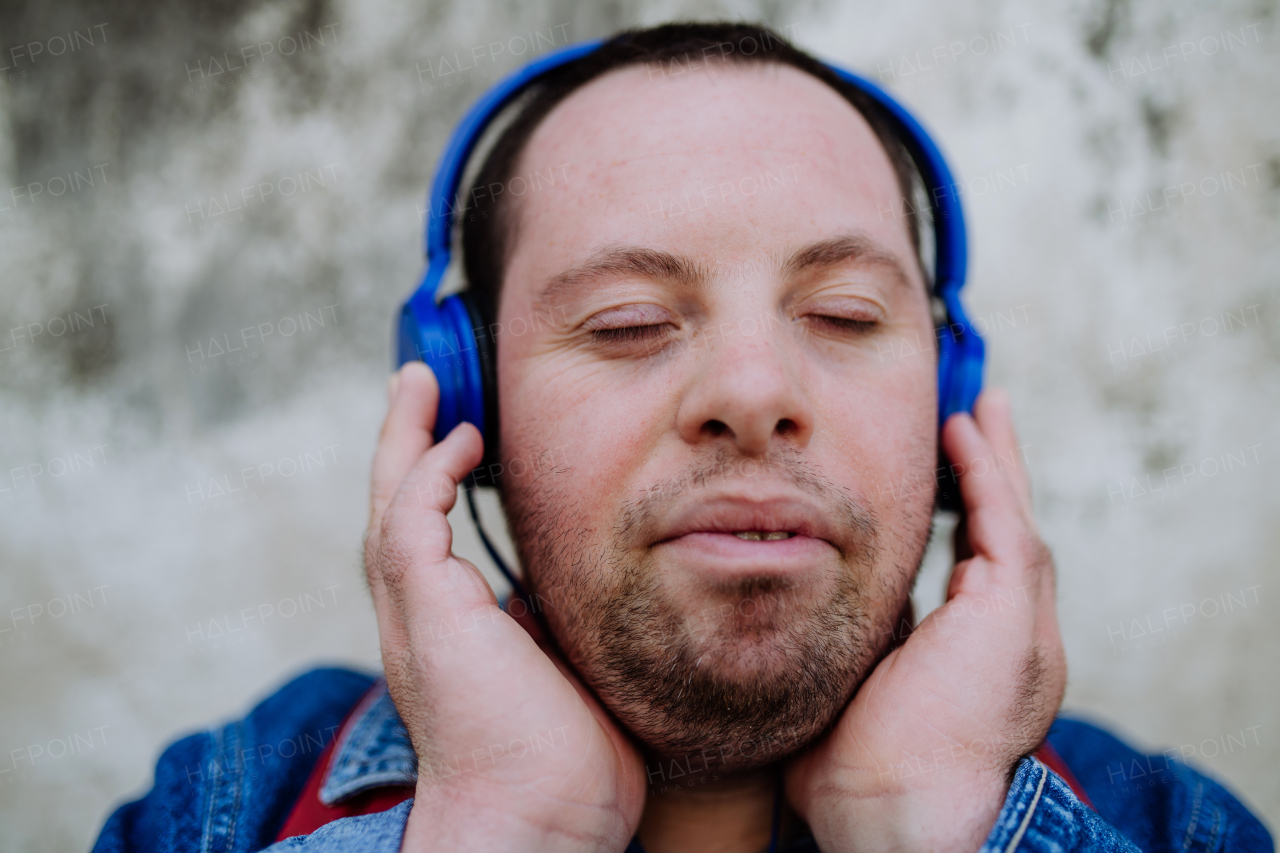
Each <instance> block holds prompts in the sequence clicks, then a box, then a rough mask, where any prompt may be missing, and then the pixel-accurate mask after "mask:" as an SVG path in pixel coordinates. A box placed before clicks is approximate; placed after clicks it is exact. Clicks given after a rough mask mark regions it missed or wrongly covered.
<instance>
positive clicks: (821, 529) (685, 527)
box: [656, 494, 838, 546]
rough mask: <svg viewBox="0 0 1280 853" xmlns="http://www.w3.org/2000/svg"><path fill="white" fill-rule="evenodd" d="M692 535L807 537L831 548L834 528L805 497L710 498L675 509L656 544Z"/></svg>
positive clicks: (770, 538)
mask: <svg viewBox="0 0 1280 853" xmlns="http://www.w3.org/2000/svg"><path fill="white" fill-rule="evenodd" d="M693 533H710V534H727V535H729V536H732V537H734V538H736V539H738V540H742V541H747V542H774V541H783V542H785V541H789V540H791V539H795V538H797V537H807V538H810V539H818V540H822V541H825V542H827V543H829V544H831V545H832V546H835V543H836V541H837V539H838V537H837V534H836V530H835V526H834V525H832V524H831V523H830V522H829V521H827V518H826V513H825V512H824V511H823V509H822V507H820V506H818V505H816V504H814V503H813V502H812V501H809V500H807V499H804V498H799V497H793V496H783V497H769V496H759V497H757V496H750V497H748V496H743V495H732V494H725V495H711V496H705V497H703V498H701V499H699V500H696V501H690V502H689V503H688V504H687V505H685V506H683V507H680V508H677V510H676V511H675V513H674V515H673V517H672V518H671V520H670V521H669V523H668V524H667V525H665V526H664V527H663V528H662V529H661V533H660V535H659V538H658V542H657V543H656V544H662V543H664V542H670V541H672V540H675V539H678V538H680V537H682V536H687V535H689V534H693Z"/></svg>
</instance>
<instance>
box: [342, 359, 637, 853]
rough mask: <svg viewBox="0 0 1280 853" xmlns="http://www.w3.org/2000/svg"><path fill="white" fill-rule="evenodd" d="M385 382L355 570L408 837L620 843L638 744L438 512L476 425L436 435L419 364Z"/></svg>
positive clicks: (488, 844)
mask: <svg viewBox="0 0 1280 853" xmlns="http://www.w3.org/2000/svg"><path fill="white" fill-rule="evenodd" d="M389 395H390V398H391V401H390V409H389V411H388V412H387V419H386V422H385V423H384V424H383V427H382V435H381V436H380V438H379V440H378V450H377V453H376V454H375V456H374V460H373V486H372V502H371V503H372V509H371V514H370V518H369V529H368V532H367V533H366V536H365V571H366V573H367V574H368V578H369V587H370V590H371V591H372V593H373V602H374V607H375V609H376V611H377V616H378V633H379V636H380V640H381V646H382V662H383V666H384V667H385V670H386V678H387V687H388V689H389V691H390V693H391V698H392V699H393V700H395V704H396V708H397V709H398V710H399V712H400V716H401V718H402V719H403V721H404V724H405V727H406V728H407V729H408V731H409V736H410V738H411V739H412V741H413V747H414V750H415V752H416V753H417V755H418V784H417V790H416V793H415V799H414V804H413V808H412V811H411V812H410V814H409V822H408V826H407V827H406V830H405V837H404V844H403V847H402V849H403V850H405V851H426V850H437V849H439V850H450V851H454V850H469V851H486V850H493V851H498V850H501V851H510V850H521V851H537V850H555V851H575V850H591V851H600V850H612V851H621V850H623V849H625V848H626V846H627V844H628V842H629V841H630V839H631V837H632V835H633V834H634V833H635V830H636V827H637V826H638V824H639V822H640V813H641V810H642V809H643V807H644V796H645V786H644V770H643V766H642V762H641V759H640V757H639V754H638V753H637V751H636V750H635V748H634V747H633V746H632V744H631V742H630V741H629V740H628V738H627V736H626V735H625V734H624V733H623V732H622V731H621V730H620V729H619V728H618V727H617V725H616V724H615V723H614V722H613V721H612V720H611V719H610V717H609V716H608V714H607V713H606V712H605V711H604V710H603V709H602V708H601V707H600V705H599V703H598V702H597V701H596V700H595V698H594V697H593V696H592V695H591V694H590V693H589V692H588V691H587V690H586V689H585V688H584V687H583V686H582V684H581V683H580V682H579V681H578V679H577V678H576V677H575V676H574V675H573V674H572V673H571V672H570V671H569V669H568V667H567V666H565V665H564V663H563V662H562V661H560V660H559V659H558V658H555V657H553V656H551V655H549V654H548V652H547V651H545V650H544V649H543V648H542V647H540V646H539V645H538V643H536V642H535V641H534V639H533V638H532V637H531V636H530V634H529V633H527V632H526V631H525V629H524V628H522V627H521V626H520V624H518V623H517V622H516V620H515V619H513V618H512V617H511V616H509V615H508V614H507V613H505V612H504V611H503V610H502V609H501V608H500V607H499V606H498V601H497V599H496V597H495V596H494V594H493V591H492V590H491V589H490V588H489V585H488V583H487V582H486V581H485V579H484V577H483V576H482V575H481V574H480V571H479V570H478V569H477V568H476V567H475V566H474V565H473V564H471V563H470V562H468V561H467V560H463V559H460V558H458V557H456V556H454V555H453V553H452V550H451V549H452V545H453V531H452V530H451V529H450V527H449V521H448V519H447V517H446V516H447V514H448V512H449V510H450V509H452V508H453V505H454V502H455V501H456V500H457V488H458V483H459V482H460V481H461V480H462V479H463V478H465V477H466V475H467V473H468V472H469V471H471V470H472V469H473V468H474V467H475V466H476V465H478V464H479V463H480V459H481V456H482V453H483V440H482V438H481V436H480V433H479V431H478V430H477V429H476V428H475V427H474V426H472V425H471V424H467V423H464V424H460V425H459V426H458V427H457V428H455V429H454V430H453V431H452V432H450V433H449V435H448V436H447V437H446V438H445V439H444V440H443V441H441V442H440V443H439V444H438V445H435V446H434V447H433V446H432V430H433V428H434V426H435V419H436V408H437V403H438V399H439V387H438V386H437V384H436V380H435V377H434V375H433V374H432V373H431V371H430V369H429V368H427V366H426V365H425V364H423V363H421V362H410V363H409V364H407V365H405V367H404V368H403V369H401V370H400V371H399V373H397V374H396V375H395V376H393V377H392V380H391V384H390V388H389ZM546 604H547V606H551V607H554V606H555V605H554V602H548V603H546Z"/></svg>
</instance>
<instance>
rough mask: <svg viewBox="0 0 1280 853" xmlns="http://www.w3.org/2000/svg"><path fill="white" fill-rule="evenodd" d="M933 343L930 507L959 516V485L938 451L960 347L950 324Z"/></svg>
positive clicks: (952, 396)
mask: <svg viewBox="0 0 1280 853" xmlns="http://www.w3.org/2000/svg"><path fill="white" fill-rule="evenodd" d="M934 340H935V341H937V344H938V467H937V469H936V470H935V471H934V480H935V481H936V483H937V491H936V492H935V493H934V507H935V509H940V510H949V511H951V512H959V511H960V509H961V508H962V506H963V501H961V499H960V483H959V481H957V480H956V477H955V473H954V471H953V470H952V468H951V461H950V460H949V459H947V454H946V452H945V451H944V450H943V449H942V425H943V424H944V423H946V420H947V417H948V416H949V415H951V414H952V410H951V401H952V400H953V399H954V393H953V389H954V387H955V377H956V362H957V361H958V360H959V359H960V358H961V352H960V346H959V344H958V342H957V341H956V340H955V339H954V338H953V337H952V335H951V327H950V323H948V324H947V325H946V326H939V327H938V328H937V329H935V330H934Z"/></svg>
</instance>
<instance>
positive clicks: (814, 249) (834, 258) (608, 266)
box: [534, 233, 910, 311]
mask: <svg viewBox="0 0 1280 853" xmlns="http://www.w3.org/2000/svg"><path fill="white" fill-rule="evenodd" d="M851 261H858V262H862V263H870V264H875V265H879V266H885V267H888V268H889V270H890V271H891V272H892V273H893V277H894V279H895V280H896V281H895V283H898V284H902V285H907V284H908V283H909V282H910V278H909V277H908V276H907V273H906V270H905V269H903V266H902V264H901V263H900V262H899V261H898V259H897V257H896V256H895V255H894V254H893V253H892V252H890V251H888V250H887V249H885V248H884V247H883V246H882V245H881V244H880V243H878V242H877V241H875V240H874V239H872V238H871V237H868V236H867V235H865V234H859V233H851V234H841V235H839V236H836V237H831V238H828V239H826V240H820V241H818V242H816V243H811V244H809V245H808V246H804V247H803V248H800V249H798V250H796V251H795V252H792V253H791V254H790V255H788V256H786V258H785V259H782V260H781V262H780V263H779V264H778V268H779V269H780V270H781V271H782V274H783V275H784V276H785V277H786V278H794V277H795V276H797V275H800V274H801V273H806V272H813V271H817V270H822V269H826V268H829V267H835V266H839V265H841V264H845V263H849V262H851ZM619 275H632V276H637V277H640V278H647V279H652V280H655V281H666V282H671V283H673V284H680V285H684V286H693V287H696V286H703V285H705V284H706V283H707V281H708V280H709V278H710V275H709V274H708V272H707V270H706V269H705V268H703V267H702V266H701V265H699V264H698V263H696V262H695V261H692V260H690V259H688V258H682V257H680V256H679V255H674V254H672V253H670V252H664V251H662V250H660V249H650V248H646V247H643V246H608V247H606V248H604V249H601V250H600V251H599V252H597V253H596V254H595V255H593V256H592V257H591V259H590V260H588V261H586V262H585V263H582V264H579V265H577V266H574V267H570V268H569V269H567V270H565V271H564V272H561V273H560V274H558V275H556V276H555V277H554V278H552V279H551V280H550V281H549V282H547V284H546V286H545V287H543V288H542V291H541V292H540V293H539V294H538V296H537V297H536V298H535V300H534V310H535V311H546V310H548V309H549V308H550V307H551V306H552V305H554V303H555V301H556V298H557V297H558V296H559V295H560V294H561V293H562V292H564V291H567V290H572V289H574V288H577V287H580V286H582V285H584V284H587V283H590V282H592V281H596V280H598V279H605V278H613V277H616V276H619Z"/></svg>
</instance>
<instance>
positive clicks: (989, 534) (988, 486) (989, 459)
mask: <svg viewBox="0 0 1280 853" xmlns="http://www.w3.org/2000/svg"><path fill="white" fill-rule="evenodd" d="M942 443H943V448H944V449H945V450H946V453H947V457H948V458H949V459H951V460H952V461H953V464H954V465H955V467H956V469H957V470H958V473H959V481H960V496H961V498H962V499H963V501H964V510H965V512H964V523H965V525H966V528H965V539H966V541H967V542H968V545H969V547H970V548H971V549H972V550H973V552H974V553H975V554H978V555H982V556H987V557H991V558H992V559H995V560H997V561H998V562H1000V563H1002V564H1005V565H1017V564H1018V563H1020V562H1021V560H1020V557H1019V549H1020V548H1021V547H1022V545H1023V543H1024V541H1025V539H1026V538H1027V536H1029V535H1030V534H1031V530H1030V529H1029V527H1028V525H1027V520H1026V516H1025V514H1024V511H1023V507H1022V503H1021V499H1020V498H1019V496H1018V495H1017V494H1016V493H1015V491H1014V488H1013V486H1012V485H1011V484H1010V483H1009V481H1008V480H1007V479H1006V478H1005V477H1001V476H993V473H994V465H995V451H994V449H993V448H992V447H991V444H990V443H989V442H988V441H987V438H986V436H985V435H983V432H982V430H980V429H979V428H978V424H977V422H976V421H975V420H974V419H973V418H972V417H971V416H970V415H967V414H964V413H961V414H956V415H952V416H951V417H950V418H948V419H947V422H946V423H945V424H943V427H942Z"/></svg>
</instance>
